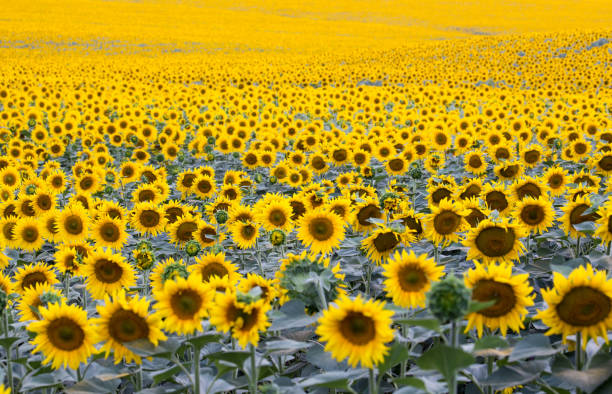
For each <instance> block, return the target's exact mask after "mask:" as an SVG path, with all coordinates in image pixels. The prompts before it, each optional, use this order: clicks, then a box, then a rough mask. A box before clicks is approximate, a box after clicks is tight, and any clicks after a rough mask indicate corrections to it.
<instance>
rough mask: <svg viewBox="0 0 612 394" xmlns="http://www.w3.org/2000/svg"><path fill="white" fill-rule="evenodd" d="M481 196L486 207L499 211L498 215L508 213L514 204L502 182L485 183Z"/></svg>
mask: <svg viewBox="0 0 612 394" xmlns="http://www.w3.org/2000/svg"><path fill="white" fill-rule="evenodd" d="M481 196H482V198H483V199H484V201H485V203H486V204H487V208H488V209H490V210H491V211H497V212H499V214H500V215H505V214H507V213H509V212H510V211H511V210H512V207H513V206H514V199H513V197H512V195H511V194H510V193H508V191H507V190H506V186H505V185H504V184H503V183H495V184H491V183H487V184H486V185H485V186H484V190H483V191H482V194H481Z"/></svg>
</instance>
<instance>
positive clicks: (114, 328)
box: [94, 290, 167, 364]
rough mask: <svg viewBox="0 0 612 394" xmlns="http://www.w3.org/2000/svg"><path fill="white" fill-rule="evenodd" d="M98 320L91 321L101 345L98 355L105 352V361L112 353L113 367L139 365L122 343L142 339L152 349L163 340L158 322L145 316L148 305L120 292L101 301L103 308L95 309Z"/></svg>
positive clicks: (132, 353) (153, 317)
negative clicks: (94, 325)
mask: <svg viewBox="0 0 612 394" xmlns="http://www.w3.org/2000/svg"><path fill="white" fill-rule="evenodd" d="M96 308H97V310H98V314H99V315H100V317H99V318H97V319H95V321H94V324H96V331H97V332H98V335H99V339H100V340H101V341H104V342H105V343H104V345H102V347H101V348H100V352H105V354H106V355H105V357H106V358H108V356H109V354H110V352H111V351H112V352H113V354H114V358H115V364H119V363H120V362H121V361H122V360H125V362H128V363H129V362H132V361H135V362H136V363H138V364H140V363H141V362H142V360H141V358H140V356H138V355H136V354H135V353H134V352H132V351H131V350H129V349H128V348H127V347H125V345H124V343H126V342H131V341H136V340H139V339H146V340H148V341H149V342H151V344H153V345H154V346H157V344H158V343H159V341H160V340H161V341H163V340H166V339H167V338H166V336H165V335H164V333H163V332H162V331H161V320H160V318H159V316H157V315H155V314H149V301H147V300H146V299H145V298H139V297H138V296H134V297H127V296H126V295H125V291H124V290H120V291H119V292H118V293H116V294H115V296H114V297H113V298H112V300H111V298H110V297H109V296H108V295H106V296H105V297H104V305H98V306H97V307H96Z"/></svg>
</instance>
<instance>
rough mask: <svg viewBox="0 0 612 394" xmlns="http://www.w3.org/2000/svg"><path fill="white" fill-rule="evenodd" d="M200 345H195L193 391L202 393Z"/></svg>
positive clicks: (196, 393)
mask: <svg viewBox="0 0 612 394" xmlns="http://www.w3.org/2000/svg"><path fill="white" fill-rule="evenodd" d="M200 350H201V348H200V346H195V345H194V346H193V392H194V393H195V394H200Z"/></svg>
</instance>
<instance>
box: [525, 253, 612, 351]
mask: <svg viewBox="0 0 612 394" xmlns="http://www.w3.org/2000/svg"><path fill="white" fill-rule="evenodd" d="M542 298H544V302H546V304H547V305H548V308H547V309H544V310H540V311H538V314H537V315H536V316H535V318H536V319H540V320H542V323H544V324H545V325H547V326H548V327H550V329H549V330H548V331H547V332H546V335H555V334H560V335H562V336H563V343H566V342H567V336H568V335H573V334H576V333H578V332H580V333H581V334H582V347H583V348H584V347H586V343H587V341H588V340H589V338H593V339H594V340H595V341H597V338H598V337H600V336H601V337H603V338H604V339H605V341H606V342H608V335H607V332H608V330H610V329H611V328H612V313H610V312H611V311H612V280H610V279H607V277H606V271H604V270H600V271H594V270H593V267H592V266H591V265H590V264H588V265H587V266H586V268H585V267H584V266H580V267H578V268H576V269H574V270H573V271H572V272H571V273H570V274H569V276H568V277H567V278H565V277H564V276H563V275H561V274H560V273H558V272H553V288H552V289H547V290H545V289H542Z"/></svg>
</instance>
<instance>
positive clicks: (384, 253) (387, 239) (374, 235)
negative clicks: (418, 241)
mask: <svg viewBox="0 0 612 394" xmlns="http://www.w3.org/2000/svg"><path fill="white" fill-rule="evenodd" d="M412 241H414V237H413V236H412V235H411V233H410V232H405V233H401V232H399V231H398V230H397V229H394V228H391V227H388V226H386V225H379V226H378V227H377V228H376V230H374V231H372V232H371V233H370V235H369V236H368V237H367V238H364V239H363V240H362V241H361V248H362V249H363V250H365V251H366V254H367V256H368V258H369V259H370V260H372V261H374V262H375V263H377V264H380V263H382V262H384V261H386V260H387V259H388V258H389V256H390V255H391V253H393V251H394V250H395V248H396V247H398V246H399V245H400V244H404V245H406V246H408V245H409V243H410V242H412Z"/></svg>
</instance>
